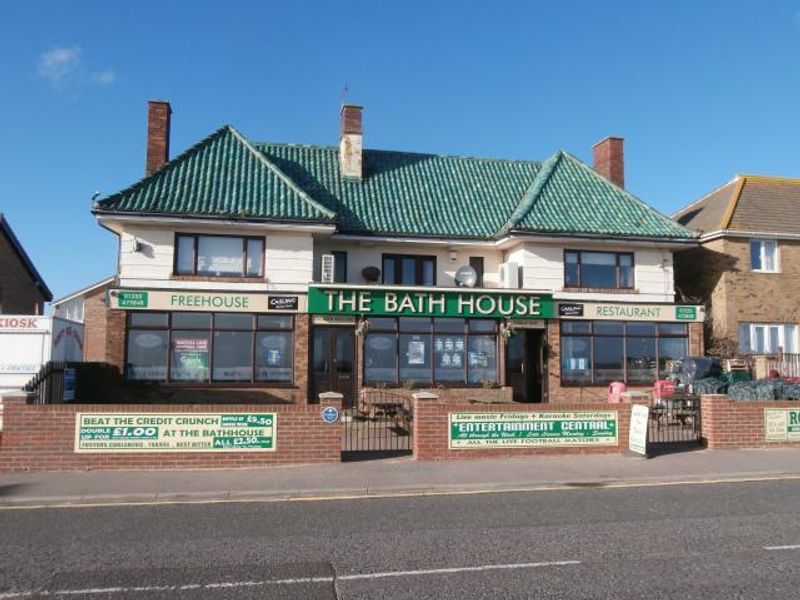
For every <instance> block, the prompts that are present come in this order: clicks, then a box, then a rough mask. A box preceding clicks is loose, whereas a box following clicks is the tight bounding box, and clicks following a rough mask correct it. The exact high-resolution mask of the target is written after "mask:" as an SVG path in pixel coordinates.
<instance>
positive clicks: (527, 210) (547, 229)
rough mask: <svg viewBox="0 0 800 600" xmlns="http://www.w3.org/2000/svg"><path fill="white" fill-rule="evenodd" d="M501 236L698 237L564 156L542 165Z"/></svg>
mask: <svg viewBox="0 0 800 600" xmlns="http://www.w3.org/2000/svg"><path fill="white" fill-rule="evenodd" d="M503 231H528V232H534V231H535V232H540V233H563V232H575V233H581V234H586V235H606V236H614V237H617V236H621V237H627V236H637V237H649V238H659V237H668V238H692V237H695V236H696V234H695V233H693V232H691V231H689V230H688V229H686V228H684V227H682V226H681V225H679V224H678V223H676V222H675V221H672V220H671V219H669V218H668V217H665V216H664V215H661V214H660V213H658V212H656V211H655V210H654V209H652V208H650V207H649V206H648V205H647V204H645V203H644V202H642V201H641V200H639V199H638V198H637V197H636V196H634V195H632V194H630V193H629V192H626V191H625V190H623V189H622V188H619V187H617V186H616V185H614V184H612V183H611V182H609V181H608V180H606V179H605V178H604V177H601V176H599V175H598V174H597V173H596V172H595V171H594V170H593V169H591V168H589V167H588V166H587V165H585V164H583V163H582V162H581V161H579V160H578V159H577V158H575V157H574V156H572V155H571V154H568V153H566V152H557V153H556V154H554V155H553V156H551V157H550V158H549V159H547V160H546V161H545V162H544V164H543V165H542V170H541V171H540V172H539V175H538V176H537V178H536V181H535V182H534V184H533V185H532V186H531V189H530V190H529V191H528V193H527V194H526V195H525V197H524V198H523V199H522V201H521V202H520V203H519V206H518V207H517V209H516V210H515V211H514V212H513V213H512V215H511V218H510V219H509V220H508V222H507V223H506V224H505V226H504V227H503Z"/></svg>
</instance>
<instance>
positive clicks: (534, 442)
mask: <svg viewBox="0 0 800 600" xmlns="http://www.w3.org/2000/svg"><path fill="white" fill-rule="evenodd" d="M448 438H449V447H450V448H451V449H471V448H475V449H477V448H526V447H530V446H616V444H617V412H616V411H603V412H550V413H547V412H540V413H450V426H449V430H448Z"/></svg>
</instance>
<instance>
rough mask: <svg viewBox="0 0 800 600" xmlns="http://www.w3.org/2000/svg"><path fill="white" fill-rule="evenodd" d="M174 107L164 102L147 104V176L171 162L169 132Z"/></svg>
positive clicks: (158, 101) (149, 102)
mask: <svg viewBox="0 0 800 600" xmlns="http://www.w3.org/2000/svg"><path fill="white" fill-rule="evenodd" d="M171 115H172V107H171V106H170V105H169V102H164V101H163V100H149V101H148V102H147V162H146V164H145V175H152V174H153V173H155V172H156V171H158V170H159V169H160V168H161V167H163V166H164V165H165V164H167V161H168V160H169V130H170V117H171Z"/></svg>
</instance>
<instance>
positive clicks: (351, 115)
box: [339, 104, 364, 179]
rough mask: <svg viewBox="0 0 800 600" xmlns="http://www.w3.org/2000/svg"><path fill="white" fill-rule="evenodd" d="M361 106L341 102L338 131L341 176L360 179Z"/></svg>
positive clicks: (362, 135)
mask: <svg viewBox="0 0 800 600" xmlns="http://www.w3.org/2000/svg"><path fill="white" fill-rule="evenodd" d="M362 110H363V107H361V106H356V105H354V104H343V105H342V114H341V117H340V125H341V128H340V129H341V130H340V132H339V170H340V171H341V173H342V177H345V178H349V179H361V177H362V174H363V169H362V150H363V142H364V129H363V128H362V126H361V112H362Z"/></svg>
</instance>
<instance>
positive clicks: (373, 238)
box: [331, 233, 699, 249]
mask: <svg viewBox="0 0 800 600" xmlns="http://www.w3.org/2000/svg"><path fill="white" fill-rule="evenodd" d="M331 239H333V240H337V241H342V242H371V243H375V244H419V245H432V246H446V247H450V246H452V247H458V246H471V247H480V248H497V249H506V248H508V247H510V246H514V245H516V244H519V243H523V242H546V243H554V244H574V243H576V242H586V243H593V242H594V243H603V244H625V245H631V246H639V247H644V248H685V247H687V246H696V245H697V244H698V243H699V241H698V240H697V239H687V240H685V241H657V240H641V239H633V238H609V237H600V236H580V235H574V236H548V235H536V234H510V235H507V236H504V237H502V238H500V239H498V240H468V239H447V238H440V239H437V238H417V237H392V236H377V235H348V234H343V233H334V234H333V235H332V236H331Z"/></svg>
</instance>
